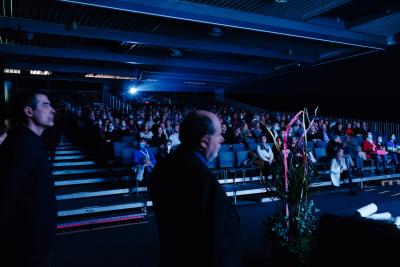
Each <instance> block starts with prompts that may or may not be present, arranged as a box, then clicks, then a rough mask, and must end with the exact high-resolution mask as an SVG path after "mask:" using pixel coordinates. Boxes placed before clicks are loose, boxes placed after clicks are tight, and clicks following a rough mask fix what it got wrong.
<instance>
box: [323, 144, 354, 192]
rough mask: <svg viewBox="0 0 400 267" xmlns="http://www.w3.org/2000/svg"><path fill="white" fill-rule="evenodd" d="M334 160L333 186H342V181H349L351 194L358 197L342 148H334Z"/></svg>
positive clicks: (332, 163)
mask: <svg viewBox="0 0 400 267" xmlns="http://www.w3.org/2000/svg"><path fill="white" fill-rule="evenodd" d="M334 155H335V156H334V158H333V159H332V160H331V164H330V176H331V180H332V184H333V185H334V186H336V187H339V186H340V179H348V181H349V187H350V193H351V194H352V195H356V194H357V193H356V190H355V188H354V187H353V180H352V175H351V171H350V166H348V165H347V162H346V160H345V159H344V157H343V148H341V146H339V145H338V146H336V147H335V148H334Z"/></svg>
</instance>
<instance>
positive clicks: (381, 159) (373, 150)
mask: <svg viewBox="0 0 400 267" xmlns="http://www.w3.org/2000/svg"><path fill="white" fill-rule="evenodd" d="M362 150H363V151H364V152H365V153H366V154H367V158H369V159H373V160H374V162H375V165H376V169H377V172H378V173H381V172H382V166H381V164H382V163H383V168H384V170H385V172H386V173H388V172H389V171H388V169H387V165H388V160H387V157H386V155H384V154H382V155H380V153H379V152H378V145H377V144H376V142H375V140H373V137H372V133H371V132H368V134H367V138H366V139H365V140H364V142H363V143H362Z"/></svg>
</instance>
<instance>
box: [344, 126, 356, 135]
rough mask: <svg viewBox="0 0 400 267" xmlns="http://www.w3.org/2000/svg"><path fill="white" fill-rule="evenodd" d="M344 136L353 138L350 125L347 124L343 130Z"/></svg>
mask: <svg viewBox="0 0 400 267" xmlns="http://www.w3.org/2000/svg"><path fill="white" fill-rule="evenodd" d="M344 134H345V135H347V136H354V131H353V129H352V128H351V123H347V128H346V129H345V130H344Z"/></svg>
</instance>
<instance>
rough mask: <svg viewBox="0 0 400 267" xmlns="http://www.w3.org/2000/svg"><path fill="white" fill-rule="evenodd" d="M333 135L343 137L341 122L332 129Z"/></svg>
mask: <svg viewBox="0 0 400 267" xmlns="http://www.w3.org/2000/svg"><path fill="white" fill-rule="evenodd" d="M333 134H334V135H339V136H343V135H344V130H343V124H342V123H341V122H338V123H336V125H335V127H334V129H333Z"/></svg>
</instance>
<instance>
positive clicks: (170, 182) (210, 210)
mask: <svg viewBox="0 0 400 267" xmlns="http://www.w3.org/2000/svg"><path fill="white" fill-rule="evenodd" d="M180 140H181V145H180V146H179V147H178V149H177V150H176V151H175V152H174V153H172V154H171V155H170V156H168V157H167V158H165V159H164V160H162V161H160V162H159V163H158V164H157V165H156V167H155V169H154V170H153V172H152V176H151V178H150V181H149V186H148V189H149V194H150V196H151V198H152V201H153V205H154V209H155V214H156V219H157V225H158V230H159V237H160V266H203V267H206V266H224V267H225V266H232V267H234V266H235V267H236V266H243V261H242V247H241V234H240V232H241V231H240V223H239V216H238V214H237V213H236V210H235V207H234V206H233V205H232V202H231V200H230V199H229V198H228V197H227V195H226V193H225V191H224V190H223V189H222V187H221V185H220V184H219V182H218V180H217V179H216V177H215V175H214V174H213V173H212V172H211V171H210V170H209V169H208V167H207V162H208V161H211V160H213V159H214V158H215V157H217V155H218V151H219V148H220V144H221V143H222V142H223V141H224V139H223V137H222V135H221V123H220V121H219V119H218V117H217V116H216V115H215V114H213V113H210V112H207V111H194V112H191V113H189V114H188V115H187V116H186V117H185V119H184V120H183V122H182V124H181V133H180Z"/></svg>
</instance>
